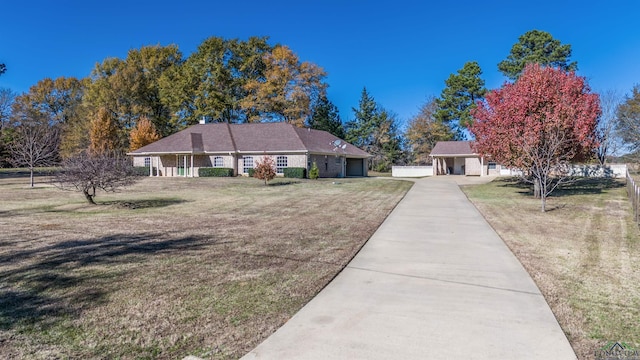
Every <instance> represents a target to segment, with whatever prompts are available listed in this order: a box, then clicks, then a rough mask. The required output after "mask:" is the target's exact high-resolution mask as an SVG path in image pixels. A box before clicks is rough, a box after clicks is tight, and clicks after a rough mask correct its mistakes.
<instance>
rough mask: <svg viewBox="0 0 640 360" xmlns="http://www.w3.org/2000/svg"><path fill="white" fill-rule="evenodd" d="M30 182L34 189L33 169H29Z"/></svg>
mask: <svg viewBox="0 0 640 360" xmlns="http://www.w3.org/2000/svg"><path fill="white" fill-rule="evenodd" d="M29 181H30V182H31V187H33V168H29Z"/></svg>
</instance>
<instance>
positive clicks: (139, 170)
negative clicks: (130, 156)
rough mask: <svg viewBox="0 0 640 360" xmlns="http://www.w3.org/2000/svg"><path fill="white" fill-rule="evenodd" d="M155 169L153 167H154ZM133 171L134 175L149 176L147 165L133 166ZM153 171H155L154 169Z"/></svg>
mask: <svg viewBox="0 0 640 360" xmlns="http://www.w3.org/2000/svg"><path fill="white" fill-rule="evenodd" d="M154 170H155V168H154ZM133 173H134V174H135V176H149V167H148V166H135V167H134V168H133ZM154 173H155V171H154Z"/></svg>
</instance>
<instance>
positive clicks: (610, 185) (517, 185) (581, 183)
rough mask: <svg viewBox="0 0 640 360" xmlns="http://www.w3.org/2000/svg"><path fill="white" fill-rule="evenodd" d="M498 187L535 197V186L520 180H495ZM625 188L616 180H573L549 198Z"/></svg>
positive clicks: (561, 186)
mask: <svg viewBox="0 0 640 360" xmlns="http://www.w3.org/2000/svg"><path fill="white" fill-rule="evenodd" d="M494 182H495V183H498V184H499V185H498V186H501V187H508V188H514V189H518V191H517V193H519V194H522V195H526V196H533V185H532V184H531V183H528V182H526V181H524V180H522V179H520V178H513V177H509V178H498V179H495V180H494ZM624 186H625V182H624V180H622V179H614V178H595V177H594V178H586V177H579V178H574V179H571V181H570V182H568V183H565V184H561V185H559V186H558V187H557V188H556V189H555V190H554V191H553V192H552V193H551V194H550V195H549V197H563V196H572V195H589V194H602V193H603V192H606V191H607V190H611V189H618V188H621V187H624Z"/></svg>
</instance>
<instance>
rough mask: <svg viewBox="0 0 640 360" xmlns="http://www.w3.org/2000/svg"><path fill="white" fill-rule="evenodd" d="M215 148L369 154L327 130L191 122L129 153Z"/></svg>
mask: <svg viewBox="0 0 640 360" xmlns="http://www.w3.org/2000/svg"><path fill="white" fill-rule="evenodd" d="M336 140H340V145H341V146H335V143H336ZM343 146H344V148H342V147H343ZM216 152H220V153H222V152H240V153H260V152H310V153H316V154H318V153H319V154H342V155H347V156H352V157H362V158H365V157H369V156H370V155H369V154H368V153H367V152H365V151H363V150H361V149H359V148H357V147H355V146H353V145H351V144H349V143H347V142H346V141H344V140H342V139H339V138H338V137H336V136H334V135H333V134H330V133H328V132H326V131H321V130H313V129H306V128H298V127H296V126H294V125H291V124H287V123H252V124H226V123H215V124H199V125H193V126H191V127H189V128H187V129H184V130H182V131H180V132H177V133H175V134H173V135H169V136H167V137H165V138H162V139H160V140H158V141H156V142H154V143H152V144H149V145H147V146H144V147H142V148H140V149H138V150H135V151H132V152H131V153H130V154H131V155H136V154H139V155H146V154H174V153H183V154H184V153H216Z"/></svg>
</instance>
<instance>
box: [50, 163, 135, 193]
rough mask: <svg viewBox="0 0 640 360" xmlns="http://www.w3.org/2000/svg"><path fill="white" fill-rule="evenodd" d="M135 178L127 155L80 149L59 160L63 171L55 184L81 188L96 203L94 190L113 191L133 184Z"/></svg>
mask: <svg viewBox="0 0 640 360" xmlns="http://www.w3.org/2000/svg"><path fill="white" fill-rule="evenodd" d="M136 180H137V179H136V173H135V171H134V168H133V166H132V164H131V160H130V159H129V158H128V157H126V156H124V155H120V154H118V153H114V152H104V153H91V154H88V153H86V152H83V153H80V154H78V155H76V156H73V157H70V158H67V159H65V160H64V161H63V162H62V170H61V171H60V172H58V173H57V176H56V186H58V187H59V188H61V189H64V190H75V191H80V192H82V194H83V195H84V197H85V199H86V200H87V202H89V203H90V204H93V205H96V202H95V200H94V198H95V196H96V190H102V191H105V192H116V191H118V190H119V189H120V188H123V187H126V186H129V185H133V184H134V183H135V182H136Z"/></svg>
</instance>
